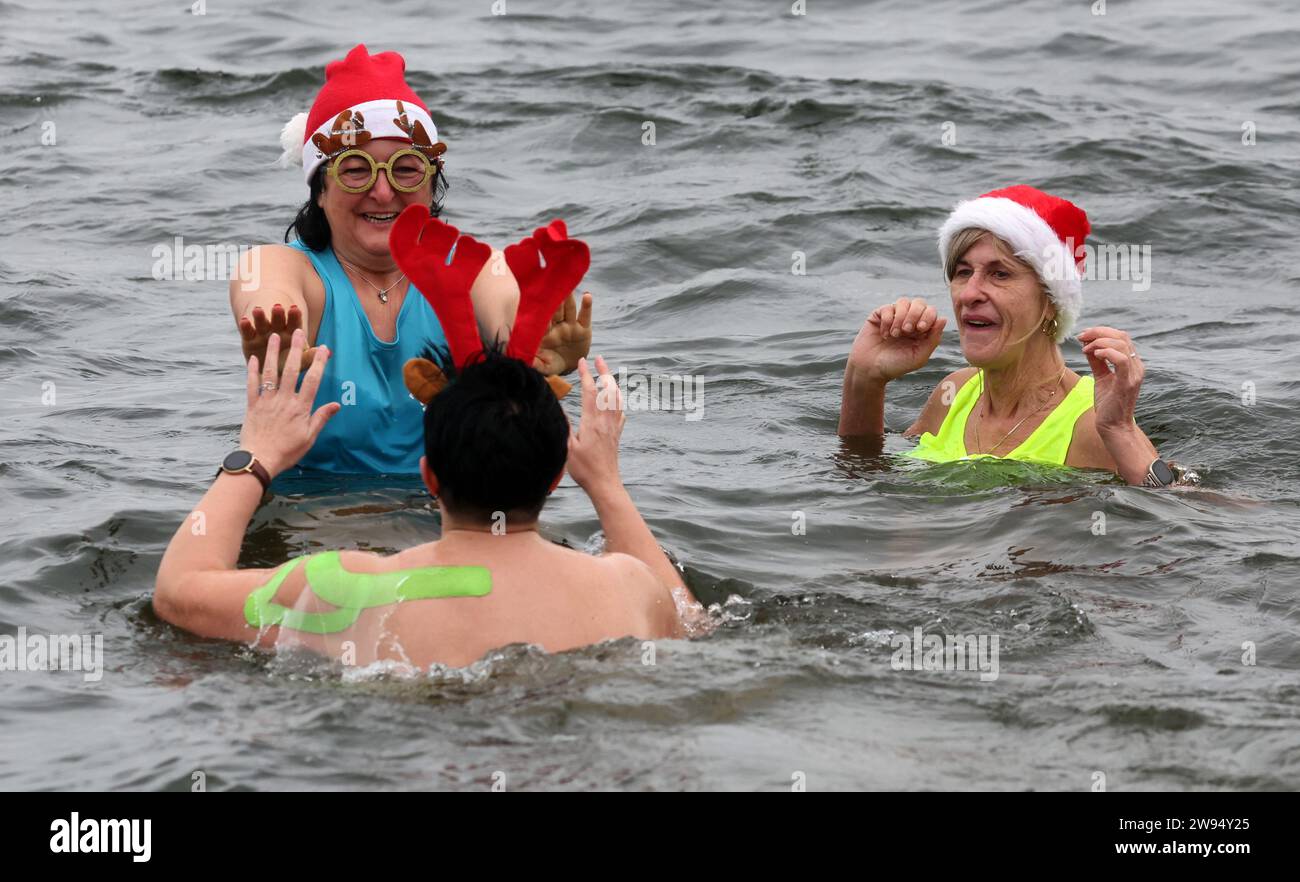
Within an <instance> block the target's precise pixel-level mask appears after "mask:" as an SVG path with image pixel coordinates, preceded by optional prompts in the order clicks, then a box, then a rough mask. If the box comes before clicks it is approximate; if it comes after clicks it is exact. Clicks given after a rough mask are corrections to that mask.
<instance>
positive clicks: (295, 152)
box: [280, 44, 447, 181]
mask: <svg viewBox="0 0 1300 882" xmlns="http://www.w3.org/2000/svg"><path fill="white" fill-rule="evenodd" d="M405 72H406V61H405V59H403V58H402V56H401V55H398V54H397V53H396V52H380V53H379V54H378V55H371V54H370V53H369V52H368V51H366V47H365V46H364V45H363V44H358V45H356V46H354V47H353V49H352V51H351V52H349V53H348V55H347V57H346V58H344V59H343V60H342V61H331V62H330V63H329V64H327V65H326V66H325V85H324V86H322V87H321V90H320V93H319V94H318V95H317V96H316V101H315V102H314V103H313V104H312V106H311V111H310V112H308V113H300V114H298V115H297V116H295V117H294V118H293V119H291V120H289V122H288V123H287V124H285V127H284V130H283V131H281V132H280V146H281V147H283V148H284V153H283V154H281V156H280V161H281V163H282V164H285V165H289V164H294V165H298V164H301V165H302V167H303V172H304V176H305V177H306V179H307V180H308V181H311V176H312V174H313V173H314V172H315V171H316V169H317V168H318V167H319V166H320V165H321V163H323V162H325V161H326V160H328V159H330V158H331V157H333V156H336V155H338V154H339V153H342V152H343V151H344V150H349V149H351V148H353V147H361V146H362V145H364V144H366V143H367V142H369V141H372V140H374V139H376V138H396V139H398V140H401V141H405V142H407V143H408V144H411V145H412V146H414V147H415V148H416V149H418V150H420V151H421V152H422V153H424V154H425V155H426V156H428V157H429V159H430V160H431V161H434V162H441V160H440V158H439V157H440V156H441V155H442V153H443V151H445V150H446V149H447V145H445V144H443V143H441V142H439V141H438V129H437V128H436V127H435V126H434V124H433V117H431V116H430V115H429V108H428V107H427V106H425V103H424V102H423V101H421V100H420V96H418V95H416V94H415V92H414V91H413V90H412V89H411V87H410V86H408V85H407V84H406V77H405V76H404V74H405Z"/></svg>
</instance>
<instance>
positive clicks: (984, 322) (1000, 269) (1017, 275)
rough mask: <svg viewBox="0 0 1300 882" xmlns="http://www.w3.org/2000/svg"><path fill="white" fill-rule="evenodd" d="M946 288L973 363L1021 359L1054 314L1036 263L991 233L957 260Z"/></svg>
mask: <svg viewBox="0 0 1300 882" xmlns="http://www.w3.org/2000/svg"><path fill="white" fill-rule="evenodd" d="M948 288H949V293H950V294H951V295H952V309H953V314H954V315H955V316H956V318H957V330H958V333H959V334H960V337H961V348H962V353H963V354H964V355H965V356H966V360H967V361H968V362H970V363H971V364H972V365H974V366H975V367H981V368H1001V367H1005V366H1006V365H1008V364H1012V363H1014V362H1015V361H1018V360H1019V359H1020V357H1021V355H1022V354H1023V353H1024V347H1025V345H1026V342H1027V341H1028V340H1030V339H1032V338H1033V335H1034V334H1035V333H1038V331H1039V329H1040V327H1041V326H1042V323H1043V321H1044V320H1045V319H1048V318H1051V317H1052V315H1053V312H1052V309H1051V307H1050V306H1048V301H1047V295H1046V292H1045V291H1044V290H1043V283H1042V281H1041V280H1040V279H1039V278H1038V274H1037V273H1035V272H1034V269H1033V267H1031V266H1029V265H1028V264H1026V263H1024V262H1023V261H1021V260H1019V259H1017V258H1016V257H1015V255H1014V254H1013V253H1012V252H1011V249H1010V248H1008V247H1007V245H1006V243H1004V242H1003V241H1002V240H1000V239H998V238H997V237H996V236H994V235H993V234H992V233H985V234H984V235H982V236H980V237H979V238H978V239H977V240H976V241H975V243H974V244H973V245H971V246H970V248H968V249H967V250H966V252H965V253H964V254H962V255H961V256H960V257H959V258H958V259H957V262H956V265H955V266H954V268H953V274H952V279H951V280H950V281H949V283H948Z"/></svg>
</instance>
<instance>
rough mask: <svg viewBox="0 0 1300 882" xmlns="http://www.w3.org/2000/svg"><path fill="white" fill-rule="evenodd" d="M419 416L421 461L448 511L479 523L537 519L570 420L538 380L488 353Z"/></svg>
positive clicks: (564, 449)
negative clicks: (498, 515) (501, 516)
mask: <svg viewBox="0 0 1300 882" xmlns="http://www.w3.org/2000/svg"><path fill="white" fill-rule="evenodd" d="M425 355H426V357H428V358H430V359H431V360H432V361H434V363H436V364H438V365H439V366H440V367H441V368H442V369H443V372H444V373H445V374H447V376H448V377H449V378H450V382H449V383H448V384H447V387H446V388H445V389H443V390H442V391H441V392H440V393H438V394H437V395H435V396H434V397H433V400H432V401H430V402H429V405H428V407H426V408H425V411H424V455H425V456H426V457H427V458H428V460H429V468H430V469H431V470H432V471H433V473H434V475H436V476H437V478H438V496H439V498H440V499H441V500H442V503H443V505H445V506H446V507H447V511H449V512H451V513H453V514H455V515H457V516H458V517H463V518H466V519H467V520H472V521H475V522H479V523H486V522H488V521H491V520H492V518H493V513H494V512H498V511H499V512H504V513H505V515H506V516H507V517H508V518H517V519H522V520H529V521H531V520H534V519H536V517H537V515H538V514H540V513H541V510H542V506H543V505H545V504H546V496H547V494H548V493H549V492H550V489H551V482H552V481H554V480H555V476H556V475H558V474H559V473H560V469H562V468H563V467H564V462H565V460H566V459H567V458H568V455H569V421H568V420H567V419H566V418H565V416H564V410H563V409H562V408H561V407H560V402H559V401H557V400H556V398H555V393H554V392H553V391H551V387H550V386H549V385H548V384H547V382H546V379H545V378H544V377H543V376H542V374H541V373H540V372H539V371H537V370H536V369H535V368H533V367H532V366H531V365H527V364H524V363H523V362H522V361H519V360H518V359H515V358H509V357H507V356H506V355H505V354H504V353H503V352H502V348H501V347H500V346H495V347H489V348H488V350H487V351H486V352H484V353H483V355H482V356H481V357H480V358H479V359H478V360H477V361H474V362H471V363H470V364H468V365H466V366H464V367H462V368H460V369H459V370H456V369H455V368H453V367H452V365H451V359H450V358H449V357H447V354H446V350H444V349H439V350H435V351H433V352H426V353H425Z"/></svg>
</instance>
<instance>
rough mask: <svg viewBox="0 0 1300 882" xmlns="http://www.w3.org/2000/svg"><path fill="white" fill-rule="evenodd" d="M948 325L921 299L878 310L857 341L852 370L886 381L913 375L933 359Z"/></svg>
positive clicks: (859, 332) (852, 359)
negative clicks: (912, 373) (931, 357)
mask: <svg viewBox="0 0 1300 882" xmlns="http://www.w3.org/2000/svg"><path fill="white" fill-rule="evenodd" d="M947 324H948V320H947V319H945V318H937V317H936V313H935V309H934V307H933V306H929V305H928V304H926V302H925V301H924V300H922V299H920V298H919V297H914V298H907V297H902V298H899V300H898V302H897V303H890V304H888V305H886V306H881V307H877V308H876V309H875V310H873V311H872V313H871V315H869V316H867V320H866V321H865V322H864V323H863V324H862V330H860V331H858V336H857V337H856V338H855V339H854V341H853V348H852V349H851V350H850V352H849V367H850V368H851V369H853V370H854V371H856V372H859V373H861V374H862V375H863V376H865V377H869V378H871V379H874V380H879V381H882V382H887V381H889V380H896V379H898V378H899V377H901V376H903V375H904V374H910V373H911V372H912V371H915V370H918V369H920V368H922V367H924V366H925V364H926V362H928V361H929V360H930V356H931V355H933V354H934V350H935V349H936V348H938V346H939V341H940V340H941V339H942V337H943V329H944V327H945V326H946V325H947Z"/></svg>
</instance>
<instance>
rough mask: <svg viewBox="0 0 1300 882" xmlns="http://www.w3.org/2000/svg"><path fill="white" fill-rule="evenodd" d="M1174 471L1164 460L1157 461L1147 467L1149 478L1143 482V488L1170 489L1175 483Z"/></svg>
mask: <svg viewBox="0 0 1300 882" xmlns="http://www.w3.org/2000/svg"><path fill="white" fill-rule="evenodd" d="M1175 477H1176V476H1175V475H1174V470H1173V469H1171V468H1170V467H1169V464H1168V463H1166V462H1165V461H1164V460H1163V459H1157V460H1156V461H1155V462H1153V463H1151V465H1149V466H1147V476H1146V477H1145V478H1144V479H1143V480H1142V486H1143V487H1168V486H1169V485H1170V484H1172V483H1173V482H1174V478H1175Z"/></svg>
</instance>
